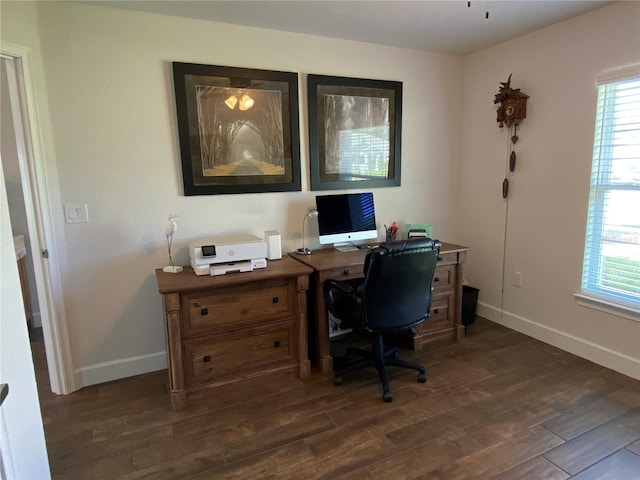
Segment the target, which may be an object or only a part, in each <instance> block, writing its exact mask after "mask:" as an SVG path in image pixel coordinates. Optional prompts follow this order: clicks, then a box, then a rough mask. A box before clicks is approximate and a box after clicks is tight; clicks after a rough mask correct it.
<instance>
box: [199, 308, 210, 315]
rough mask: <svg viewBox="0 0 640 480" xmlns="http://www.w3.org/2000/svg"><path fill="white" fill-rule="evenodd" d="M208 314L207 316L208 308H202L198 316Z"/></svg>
mask: <svg viewBox="0 0 640 480" xmlns="http://www.w3.org/2000/svg"><path fill="white" fill-rule="evenodd" d="M208 314H209V309H208V308H203V309H202V310H200V315H208Z"/></svg>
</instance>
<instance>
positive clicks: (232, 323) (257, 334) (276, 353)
mask: <svg viewBox="0 0 640 480" xmlns="http://www.w3.org/2000/svg"><path fill="white" fill-rule="evenodd" d="M310 273H312V269H311V268H309V267H307V266H305V265H303V264H302V263H300V262H296V261H295V260H293V259H291V258H289V257H284V258H282V259H281V260H274V261H269V262H268V265H267V268H264V269H257V270H254V271H253V272H244V273H230V274H227V275H220V276H215V277H212V276H209V275H203V276H197V275H195V274H194V273H193V270H192V269H191V267H184V271H183V272H181V273H166V272H163V271H162V269H157V270H156V279H157V281H158V290H159V292H160V293H161V294H162V299H163V305H164V317H165V329H166V339H167V355H168V364H169V388H170V395H171V404H172V406H173V408H174V410H177V409H180V408H183V407H184V406H186V404H187V395H188V394H190V393H193V392H197V391H202V390H206V389H210V388H213V387H216V386H219V385H222V384H225V383H230V382H235V381H239V380H245V379H251V378H253V377H256V376H258V375H264V374H269V373H275V372H280V371H294V372H295V373H296V374H297V375H298V376H300V377H305V376H307V375H309V373H310V363H309V358H308V346H307V335H308V331H307V290H308V289H309V274H310Z"/></svg>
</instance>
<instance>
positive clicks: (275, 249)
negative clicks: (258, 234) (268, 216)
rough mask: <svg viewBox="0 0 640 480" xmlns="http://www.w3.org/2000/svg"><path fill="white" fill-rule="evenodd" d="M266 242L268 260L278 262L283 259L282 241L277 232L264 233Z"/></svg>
mask: <svg viewBox="0 0 640 480" xmlns="http://www.w3.org/2000/svg"><path fill="white" fill-rule="evenodd" d="M264 241H265V242H267V259H268V260H278V259H279V258H282V240H281V238H280V232H278V231H277V230H267V231H265V232H264Z"/></svg>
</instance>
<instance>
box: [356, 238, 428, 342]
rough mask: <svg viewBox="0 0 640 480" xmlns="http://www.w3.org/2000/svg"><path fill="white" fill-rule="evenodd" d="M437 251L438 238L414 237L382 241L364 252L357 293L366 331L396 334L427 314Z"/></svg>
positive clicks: (426, 316)
mask: <svg viewBox="0 0 640 480" xmlns="http://www.w3.org/2000/svg"><path fill="white" fill-rule="evenodd" d="M439 253H440V242H439V241H438V240H432V239H430V238H417V239H413V240H403V241H398V242H390V243H383V244H381V245H380V246H378V248H376V249H375V250H372V251H371V252H369V253H368V254H367V257H366V259H365V265H364V274H365V279H364V283H363V284H362V287H361V288H360V289H359V292H358V296H359V297H360V299H361V302H362V303H361V314H362V318H363V324H364V328H365V329H366V330H368V331H369V332H372V333H389V334H391V333H398V332H402V331H406V330H409V329H410V328H412V327H414V326H415V325H417V324H418V323H420V322H422V321H424V320H425V319H427V318H428V317H429V310H430V308H431V300H432V297H433V293H432V290H433V288H432V286H431V284H432V282H433V274H434V271H435V268H436V263H437V261H438V255H439Z"/></svg>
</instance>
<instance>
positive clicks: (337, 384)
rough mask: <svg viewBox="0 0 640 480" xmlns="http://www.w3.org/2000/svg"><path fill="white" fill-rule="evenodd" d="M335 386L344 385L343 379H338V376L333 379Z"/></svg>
mask: <svg viewBox="0 0 640 480" xmlns="http://www.w3.org/2000/svg"><path fill="white" fill-rule="evenodd" d="M333 384H334V385H336V386H338V387H339V386H340V385H342V377H338V376H335V377H333Z"/></svg>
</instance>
